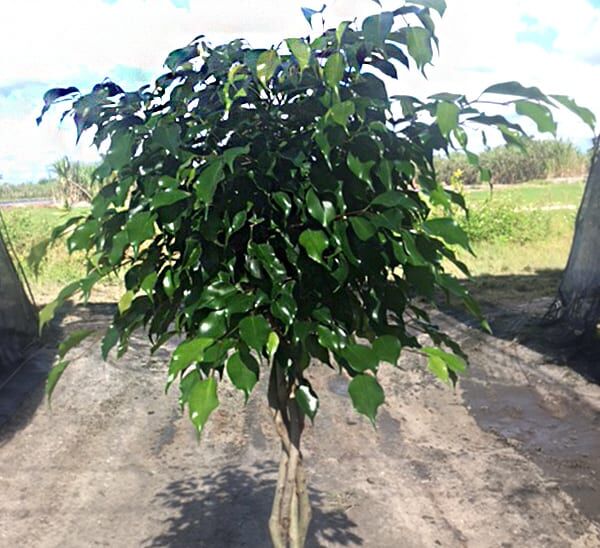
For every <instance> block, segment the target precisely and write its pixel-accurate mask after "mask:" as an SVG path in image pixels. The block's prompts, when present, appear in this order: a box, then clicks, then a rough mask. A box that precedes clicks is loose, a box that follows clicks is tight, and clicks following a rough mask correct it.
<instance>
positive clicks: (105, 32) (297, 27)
mask: <svg viewBox="0 0 600 548" xmlns="http://www.w3.org/2000/svg"><path fill="white" fill-rule="evenodd" d="M401 3H402V2H401V0H396V1H388V2H384V6H385V7H389V8H394V7H397V6H398V5H401ZM447 3H448V10H447V12H446V16H445V17H444V18H443V20H442V21H440V22H439V35H440V46H441V56H440V57H439V58H438V59H436V61H435V67H432V68H430V69H429V71H428V77H429V78H428V79H427V80H425V79H423V78H422V77H419V76H416V75H403V77H402V80H401V82H400V83H397V82H396V83H390V86H389V87H390V91H391V92H392V93H400V92H401V93H406V92H408V93H410V94H412V95H417V96H426V95H429V94H432V93H435V92H438V91H442V90H443V91H460V92H465V91H466V92H467V93H468V94H471V95H478V94H479V92H480V91H481V90H482V89H484V88H485V87H486V86H488V85H490V84H492V83H495V82H499V81H505V80H513V79H516V80H519V81H520V82H522V83H523V84H525V85H537V86H539V87H541V88H542V89H543V90H544V91H547V92H548V93H560V94H566V95H570V96H573V97H575V98H576V99H577V100H578V102H580V103H581V104H584V105H586V106H588V107H589V108H591V109H592V110H594V112H596V114H597V115H600V94H599V93H598V91H597V90H598V85H599V84H600V40H599V39H598V37H599V36H600V0H570V2H569V3H568V4H565V3H564V2H562V1H560V0H503V1H500V0H496V1H492V0H488V1H482V0H447ZM302 6H307V7H314V8H319V7H320V6H321V0H317V1H315V0H304V1H300V0H285V1H284V0H220V1H219V2H209V1H208V0H54V1H53V2H47V1H40V0H20V1H19V2H10V3H7V6H3V8H4V9H3V14H2V15H3V16H2V19H1V20H0V48H1V49H2V51H3V52H8V54H6V53H5V54H4V55H3V56H2V57H0V174H2V176H3V179H4V180H5V181H10V182H24V181H29V180H37V179H38V178H40V177H43V176H45V175H46V174H47V169H48V166H49V165H50V164H51V163H52V162H53V161H54V160H56V159H58V158H60V157H61V156H63V155H65V154H68V155H69V156H71V157H72V158H75V159H81V160H84V161H93V160H95V159H96V158H97V157H98V156H97V152H96V151H95V150H94V149H93V148H91V147H89V139H88V140H87V141H86V140H85V139H83V142H82V143H81V144H80V145H79V146H77V147H76V146H75V144H74V141H75V139H74V133H73V129H72V128H71V126H70V124H68V123H65V124H63V125H62V126H60V125H59V123H58V114H59V113H58V112H56V113H53V114H51V115H50V116H49V117H48V118H47V119H46V120H45V121H44V123H43V124H42V125H41V126H40V127H37V126H36V124H35V117H36V116H37V115H38V114H39V110H40V108H41V106H42V95H43V93H44V91H45V90H46V89H48V88H50V87H56V86H67V85H75V86H77V87H79V88H80V89H82V90H87V89H89V88H90V87H91V86H92V85H93V84H94V83H95V82H97V81H99V80H102V79H103V78H104V77H110V78H112V79H113V80H115V81H116V82H117V83H119V84H121V85H122V86H124V87H126V88H130V89H135V88H137V87H139V86H141V85H143V84H145V83H149V82H151V81H152V80H153V79H154V78H155V77H156V76H158V75H159V74H161V72H162V67H161V65H162V62H163V60H164V58H165V56H166V54H167V53H168V52H169V51H171V50H172V49H175V48H177V47H180V46H182V45H184V44H185V43H187V42H188V41H189V40H190V39H191V38H192V37H194V36H196V35H197V34H200V33H204V34H206V35H207V36H208V37H209V38H210V39H212V41H213V42H214V43H219V42H222V41H225V40H229V39H232V38H237V37H240V36H245V37H247V38H249V39H250V41H251V43H252V44H254V45H262V46H268V45H270V44H272V43H278V42H279V41H280V40H281V39H282V38H284V37H289V36H300V35H305V34H306V33H307V31H308V28H307V26H306V23H305V21H304V19H303V18H302V15H301V13H300V7H302ZM328 6H329V7H328V9H327V14H328V22H329V23H330V24H331V25H334V24H336V23H337V22H338V21H340V20H342V19H351V18H354V17H357V18H359V19H360V18H361V17H363V16H364V15H366V14H368V13H370V12H373V11H375V10H377V9H378V6H377V5H376V4H375V3H374V2H373V1H372V0H330V1H329V2H328ZM558 119H559V135H560V136H561V137H563V138H569V139H571V140H572V141H574V142H576V143H578V144H580V145H585V144H586V143H587V142H589V130H588V129H586V127H585V126H584V125H583V124H581V123H580V122H578V121H577V120H576V119H575V118H574V117H572V116H570V115H568V114H566V113H559V114H558Z"/></svg>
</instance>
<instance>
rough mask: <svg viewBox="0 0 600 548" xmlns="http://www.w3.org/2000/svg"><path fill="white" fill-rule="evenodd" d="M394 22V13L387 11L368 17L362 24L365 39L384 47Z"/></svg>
mask: <svg viewBox="0 0 600 548" xmlns="http://www.w3.org/2000/svg"><path fill="white" fill-rule="evenodd" d="M393 24H394V14H393V13H392V12H389V11H386V12H383V13H378V14H376V15H371V16H369V17H367V18H366V19H365V20H364V21H363V24H362V31H363V34H364V36H365V40H366V41H368V42H371V43H372V44H374V45H376V46H379V47H382V46H383V44H384V42H385V40H386V38H387V37H388V34H389V33H390V31H391V30H392V25H393Z"/></svg>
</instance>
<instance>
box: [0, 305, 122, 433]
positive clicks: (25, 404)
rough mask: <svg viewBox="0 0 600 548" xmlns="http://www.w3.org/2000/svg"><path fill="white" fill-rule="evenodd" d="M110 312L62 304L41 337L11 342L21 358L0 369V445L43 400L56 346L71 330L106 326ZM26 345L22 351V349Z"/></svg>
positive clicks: (110, 308)
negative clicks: (31, 340) (6, 367)
mask: <svg viewBox="0 0 600 548" xmlns="http://www.w3.org/2000/svg"><path fill="white" fill-rule="evenodd" d="M113 310H114V306H113V305H110V304H103V303H102V304H88V305H87V306H80V305H74V304H73V303H71V302H68V303H66V304H65V305H64V306H63V307H62V308H61V309H60V310H59V311H58V313H57V315H56V317H55V319H54V321H53V322H52V323H51V324H50V325H49V326H48V327H46V329H45V330H44V334H43V336H42V337H41V338H39V339H37V340H35V341H33V342H29V341H27V342H26V343H25V342H21V341H19V340H16V339H15V338H12V339H11V343H12V345H13V346H17V347H19V348H16V349H4V351H5V353H7V352H8V350H11V354H13V355H16V350H19V352H20V353H21V355H22V356H21V357H20V359H19V362H18V363H17V364H16V366H13V367H11V369H10V370H9V369H6V370H4V369H0V445H3V444H5V443H7V442H8V441H9V440H10V439H11V438H12V437H13V436H14V435H15V433H17V432H18V431H19V430H21V429H23V428H25V427H26V426H27V425H28V424H29V422H30V421H31V419H32V417H33V415H34V414H35V412H36V410H37V409H38V407H39V406H40V405H44V403H45V401H46V398H45V393H44V385H45V382H46V378H47V376H48V372H49V371H50V369H51V368H52V366H53V365H54V363H55V361H56V356H57V349H58V345H59V344H60V342H61V341H62V340H64V338H65V337H66V336H67V335H68V334H69V333H70V332H72V331H75V330H79V329H93V328H98V329H100V328H103V327H106V325H107V323H108V321H109V318H110V316H111V314H112V311H113ZM25 345H27V347H26V348H23V347H24V346H25Z"/></svg>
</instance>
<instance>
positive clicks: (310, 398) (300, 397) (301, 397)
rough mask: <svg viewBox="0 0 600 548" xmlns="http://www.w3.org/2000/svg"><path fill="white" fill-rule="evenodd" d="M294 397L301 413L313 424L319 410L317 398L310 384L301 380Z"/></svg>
mask: <svg viewBox="0 0 600 548" xmlns="http://www.w3.org/2000/svg"><path fill="white" fill-rule="evenodd" d="M294 395H295V398H296V401H297V402H298V406H299V407H300V409H301V410H302V412H303V413H304V414H305V415H306V416H307V417H308V418H309V419H310V420H311V422H313V421H314V419H315V416H316V415H317V411H318V410H319V397H318V396H317V394H316V392H315V391H314V390H313V389H312V386H311V385H310V383H309V382H308V381H306V380H303V381H302V384H300V386H298V388H297V389H296V392H295V393H294Z"/></svg>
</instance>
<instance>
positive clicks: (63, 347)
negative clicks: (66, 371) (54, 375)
mask: <svg viewBox="0 0 600 548" xmlns="http://www.w3.org/2000/svg"><path fill="white" fill-rule="evenodd" d="M93 333H95V331H94V330H93V329H79V330H77V331H74V332H73V333H71V334H70V335H69V336H68V337H67V338H66V339H65V340H64V341H63V342H61V343H60V345H59V346H58V357H59V358H60V359H61V360H62V359H63V358H64V357H65V356H66V354H67V352H69V350H71V349H72V348H74V347H75V346H77V345H78V344H79V343H81V342H82V341H83V340H85V339H86V338H87V337H89V336H90V335H92V334H93Z"/></svg>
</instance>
